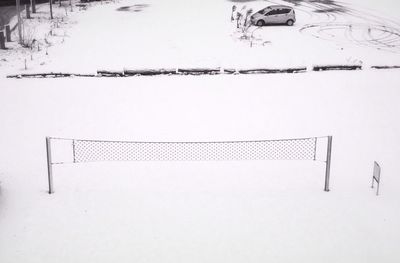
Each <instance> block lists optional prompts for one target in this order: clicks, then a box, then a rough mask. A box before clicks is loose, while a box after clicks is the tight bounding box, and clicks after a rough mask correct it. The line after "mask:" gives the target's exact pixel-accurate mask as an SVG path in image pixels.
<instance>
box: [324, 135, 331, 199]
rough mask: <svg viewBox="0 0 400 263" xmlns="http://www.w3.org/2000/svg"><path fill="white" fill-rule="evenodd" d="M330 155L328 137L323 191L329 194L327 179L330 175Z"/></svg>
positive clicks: (329, 140)
mask: <svg viewBox="0 0 400 263" xmlns="http://www.w3.org/2000/svg"><path fill="white" fill-rule="evenodd" d="M331 155H332V136H328V147H327V152H326V170H325V189H324V190H325V191H326V192H329V177H330V173H331Z"/></svg>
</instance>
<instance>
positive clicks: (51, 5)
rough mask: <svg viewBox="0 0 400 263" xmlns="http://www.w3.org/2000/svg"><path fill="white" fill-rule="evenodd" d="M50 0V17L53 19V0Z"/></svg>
mask: <svg viewBox="0 0 400 263" xmlns="http://www.w3.org/2000/svg"><path fill="white" fill-rule="evenodd" d="M49 2H50V19H53V0H49Z"/></svg>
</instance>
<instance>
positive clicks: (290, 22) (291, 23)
mask: <svg viewBox="0 0 400 263" xmlns="http://www.w3.org/2000/svg"><path fill="white" fill-rule="evenodd" d="M293 24H294V21H293V20H292V19H289V20H288V21H286V25H288V26H293Z"/></svg>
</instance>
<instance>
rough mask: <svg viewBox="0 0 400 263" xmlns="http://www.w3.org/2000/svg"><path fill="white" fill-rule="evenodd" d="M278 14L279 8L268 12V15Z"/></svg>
mask: <svg viewBox="0 0 400 263" xmlns="http://www.w3.org/2000/svg"><path fill="white" fill-rule="evenodd" d="M276 14H277V10H271V11H269V12H268V13H266V14H265V15H266V16H271V15H276Z"/></svg>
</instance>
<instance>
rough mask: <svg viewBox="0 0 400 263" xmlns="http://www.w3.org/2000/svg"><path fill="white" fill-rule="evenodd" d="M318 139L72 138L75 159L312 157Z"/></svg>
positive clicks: (208, 159)
mask: <svg viewBox="0 0 400 263" xmlns="http://www.w3.org/2000/svg"><path fill="white" fill-rule="evenodd" d="M316 143H317V138H305V139H288V140H263V141H230V142H118V141H93V140H73V152H74V154H73V155H74V162H77V163H81V162H97V161H228V160H315V155H316Z"/></svg>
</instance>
